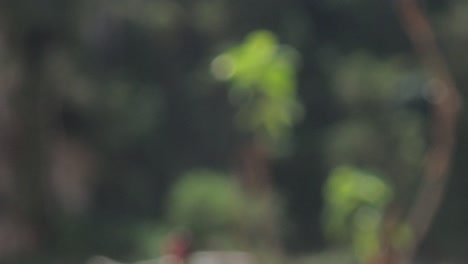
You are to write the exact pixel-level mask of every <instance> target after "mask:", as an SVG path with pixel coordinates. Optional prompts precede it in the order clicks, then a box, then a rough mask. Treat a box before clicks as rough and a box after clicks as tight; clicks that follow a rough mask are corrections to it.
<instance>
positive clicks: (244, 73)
mask: <svg viewBox="0 0 468 264" xmlns="http://www.w3.org/2000/svg"><path fill="white" fill-rule="evenodd" d="M298 63H299V54H298V52H297V51H296V50H295V49H294V48H293V47H290V46H286V45H280V43H279V42H278V40H277V37H276V36H275V34H274V33H272V32H270V31H265V30H263V31H255V32H252V33H250V34H249V35H248V36H247V37H246V39H245V40H244V42H243V43H241V44H239V45H238V46H236V47H234V48H232V49H230V50H228V51H226V52H225V53H223V54H221V55H219V56H218V57H216V58H215V59H214V60H213V62H212V73H213V75H214V76H215V77H216V78H217V79H220V80H229V81H230V82H231V86H230V89H229V99H230V101H231V103H232V104H234V105H235V106H236V107H237V108H238V115H237V124H238V126H239V127H240V128H241V129H242V130H244V131H247V132H250V133H253V134H258V135H260V136H263V137H264V138H266V139H269V140H271V141H272V142H273V143H274V142H277V141H279V140H281V139H282V138H283V137H285V136H287V135H288V134H289V133H290V130H291V128H292V125H293V124H295V123H296V122H297V121H298V120H299V119H300V117H301V115H302V111H303V110H302V106H301V103H300V102H299V100H298V98H297V91H296V89H297V85H296V69H297V67H298Z"/></svg>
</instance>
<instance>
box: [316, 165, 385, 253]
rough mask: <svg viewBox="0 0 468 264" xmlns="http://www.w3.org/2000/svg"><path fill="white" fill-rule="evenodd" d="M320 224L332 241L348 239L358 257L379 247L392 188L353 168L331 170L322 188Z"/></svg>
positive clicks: (373, 176)
mask: <svg viewBox="0 0 468 264" xmlns="http://www.w3.org/2000/svg"><path fill="white" fill-rule="evenodd" d="M323 195H324V201H325V206H324V211H323V220H322V221H323V227H324V231H325V234H326V235H327V237H329V238H330V239H332V240H335V241H347V240H348V241H351V242H352V245H353V247H354V250H355V252H356V255H357V257H358V258H360V260H365V259H368V258H369V257H372V255H373V254H375V253H376V252H377V250H378V249H379V245H380V242H379V232H380V227H381V220H382V217H383V213H384V209H385V206H386V205H387V204H388V203H389V202H390V201H391V200H392V196H393V190H392V187H391V186H390V185H389V184H388V183H387V182H385V181H384V180H383V179H382V178H381V177H378V176H376V175H374V174H371V173H369V172H365V171H362V170H359V169H356V168H353V167H348V166H342V167H338V168H336V169H334V170H333V171H332V172H331V174H330V176H329V177H328V180H327V183H326V184H325V186H324V190H323Z"/></svg>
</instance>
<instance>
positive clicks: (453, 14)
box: [0, 0, 468, 264]
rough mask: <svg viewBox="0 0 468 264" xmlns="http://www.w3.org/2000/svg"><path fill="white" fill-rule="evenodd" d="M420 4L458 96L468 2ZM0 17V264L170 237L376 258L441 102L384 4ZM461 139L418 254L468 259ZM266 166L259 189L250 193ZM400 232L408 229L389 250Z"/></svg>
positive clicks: (138, 3) (6, 9) (172, 6)
mask: <svg viewBox="0 0 468 264" xmlns="http://www.w3.org/2000/svg"><path fill="white" fill-rule="evenodd" d="M422 2H423V3H424V6H425V7H426V8H427V11H428V14H429V17H430V18H431V22H432V23H433V26H434V29H435V31H436V35H437V38H438V39H437V41H438V43H439V44H440V46H441V48H442V51H443V53H444V54H445V55H446V57H447V60H448V64H449V67H450V68H451V70H452V72H453V74H454V76H455V79H456V82H457V83H458V85H459V87H460V89H461V93H462V96H463V97H466V93H467V91H466V87H468V85H467V84H468V78H467V75H466V69H467V68H468V65H467V62H468V57H467V56H468V55H467V53H466V52H465V49H466V45H467V44H468V38H467V36H468V18H467V17H466V15H465V13H466V12H465V11H466V10H467V9H468V4H467V3H466V2H465V1H461V0H447V1H437V0H425V1H422ZM0 14H1V16H0V210H1V215H0V262H1V263H16V261H17V260H18V261H21V260H22V261H23V262H24V263H39V262H40V261H41V260H42V259H43V260H44V261H43V262H44V263H72V264H73V263H85V262H86V260H88V259H89V258H90V257H92V256H94V255H105V256H109V257H111V258H115V259H118V260H121V261H137V260H142V259H144V258H153V257H158V256H160V255H161V254H162V253H164V250H163V248H165V247H166V246H167V245H166V244H167V243H168V241H167V240H168V237H170V235H171V234H172V233H174V232H177V230H190V232H191V233H192V235H193V242H194V246H195V248H196V249H197V250H215V249H216V250H248V251H251V252H254V253H255V252H257V253H258V252H260V254H265V255H269V256H270V258H271V259H275V260H276V261H280V258H279V257H278V256H279V255H283V257H290V258H291V259H292V260H291V261H292V262H293V263H294V262H296V263H304V264H306V263H349V262H352V261H355V260H356V259H357V260H358V261H363V260H365V259H368V258H370V257H371V256H372V254H374V253H375V250H376V248H377V247H379V246H380V244H379V243H381V242H380V241H379V237H378V236H379V234H378V230H379V228H381V225H382V218H383V216H384V214H385V210H386V208H387V206H389V205H390V204H391V203H392V202H396V203H398V204H400V205H401V206H402V207H403V208H400V209H401V211H403V212H406V211H407V210H408V208H409V207H410V206H411V201H412V199H413V198H414V196H415V193H416V190H417V187H418V185H419V183H420V181H421V174H422V171H423V166H424V162H425V160H424V154H425V152H426V151H427V149H428V148H429V146H430V143H431V142H429V129H430V126H431V124H430V121H429V117H430V115H431V107H432V106H433V104H435V103H437V101H436V100H435V98H436V97H435V96H434V81H435V80H432V79H431V78H430V77H427V76H424V74H423V70H422V66H421V65H420V63H419V62H418V60H417V59H416V55H415V52H414V51H413V50H412V47H411V46H410V44H409V41H408V38H407V36H406V35H405V34H404V32H403V30H402V29H401V25H400V23H399V22H398V17H397V15H396V13H395V8H394V6H393V1H370V0H361V1H338V0H333V1H309V0H294V1H293V0H255V1H247V0H196V1H187V0H131V1H130V0H115V1H105V0H93V1H91V0H80V1H78V0H66V1H65V0H62V1H58V0H35V1H32V0H5V1H2V2H1V3H0ZM467 129H468V120H467V119H466V117H464V116H462V118H461V121H460V126H459V128H458V135H459V136H458V138H457V142H458V144H457V146H456V153H455V156H454V168H453V171H452V173H451V177H452V178H451V181H450V182H449V186H448V187H447V188H448V190H447V196H446V198H445V200H444V202H443V205H442V208H441V210H440V212H439V213H438V215H437V217H436V219H435V223H434V226H433V228H431V231H430V233H429V236H428V238H427V239H426V240H425V241H424V243H423V245H422V247H421V248H420V250H419V251H418V256H419V257H420V258H422V259H426V258H427V259H434V260H447V261H461V262H463V260H465V259H467V258H468V255H467V254H468V253H467V252H466V250H465V247H466V244H467V243H468V236H467V235H466V234H467V233H468V228H467V226H466V222H467V221H468V213H466V212H465V210H464V209H465V208H466V202H465V201H466V199H468V194H467V192H466V186H467V185H466V184H467V180H466V177H465V176H464V174H465V171H466V165H465V162H464V157H465V155H466V154H467V153H468V141H467V139H466V137H465V135H466V133H465V132H466V131H465V130H467ZM255 140H257V141H258V142H257V141H255ZM255 143H258V145H259V146H257V145H255ZM255 147H258V148H259V149H260V151H258V153H257V152H255V151H257V150H258V149H255ZM245 149H248V150H252V149H253V150H255V151H253V150H252V151H251V152H253V153H254V154H255V155H257V156H255V155H254V154H252V156H251V157H250V156H248V155H247V154H245V153H248V151H244V150H245ZM262 150H265V151H264V152H262ZM249 161H251V163H252V164H249V166H247V165H245V163H248V162H249ZM259 171H261V172H262V173H263V174H264V175H263V176H262V177H263V178H262V180H263V181H264V186H260V187H265V186H266V187H265V188H264V189H262V188H260V187H258V188H257V189H255V188H253V189H249V186H248V184H247V183H246V182H247V181H246V180H245V179H246V178H248V177H246V175H247V174H248V175H250V176H249V177H254V178H255V176H258V174H261V173H259ZM252 175H253V176H252ZM259 178H260V177H259ZM265 190H267V191H265ZM272 230H273V231H274V232H272ZM411 236H412V234H411V232H410V230H408V226H406V224H402V225H401V226H399V227H398V231H397V232H396V234H395V235H394V236H392V240H393V241H392V243H394V244H395V245H396V247H405V246H406V244H407V243H408V241H409V240H411ZM280 251H281V252H280ZM23 258H25V259H23ZM31 259H34V261H31ZM265 259H268V257H265Z"/></svg>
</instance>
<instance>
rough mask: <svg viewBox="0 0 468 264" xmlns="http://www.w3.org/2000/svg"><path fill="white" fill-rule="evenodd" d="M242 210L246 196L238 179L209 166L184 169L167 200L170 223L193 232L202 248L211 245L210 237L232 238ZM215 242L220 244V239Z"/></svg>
mask: <svg viewBox="0 0 468 264" xmlns="http://www.w3.org/2000/svg"><path fill="white" fill-rule="evenodd" d="M244 210H245V198H244V196H243V194H242V191H241V189H240V188H239V186H238V185H237V183H236V182H235V181H234V180H233V179H232V178H229V177H228V176H227V175H225V174H222V173H218V172H213V171H209V170H194V171H190V172H187V173H186V174H185V175H184V176H183V177H182V178H181V179H180V180H179V181H178V182H176V183H175V185H174V187H173V189H172V190H171V193H170V197H169V202H168V217H169V221H170V223H171V224H173V225H174V226H175V227H179V228H186V229H188V230H190V232H193V237H194V239H195V242H196V244H197V245H198V246H199V247H202V248H203V247H207V246H209V245H213V243H212V242H211V241H210V240H212V239H215V238H216V237H224V238H228V237H229V236H231V237H234V238H235V237H236V235H235V233H236V232H238V230H239V228H240V225H241V222H242V221H243V218H244V217H245V216H244ZM228 235H229V236H228ZM217 242H218V243H219V245H217V246H219V247H221V248H222V247H223V245H222V243H220V242H221V241H217ZM224 242H232V241H224Z"/></svg>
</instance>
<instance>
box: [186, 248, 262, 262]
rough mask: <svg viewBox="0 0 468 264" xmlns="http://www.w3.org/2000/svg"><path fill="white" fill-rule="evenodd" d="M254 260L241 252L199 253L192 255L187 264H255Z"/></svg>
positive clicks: (249, 255)
mask: <svg viewBox="0 0 468 264" xmlns="http://www.w3.org/2000/svg"><path fill="white" fill-rule="evenodd" d="M255 263H256V261H255V258H254V256H252V255H251V254H249V253H246V252H242V251H200V252H196V253H194V254H192V256H191V257H190V259H189V264H255Z"/></svg>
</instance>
